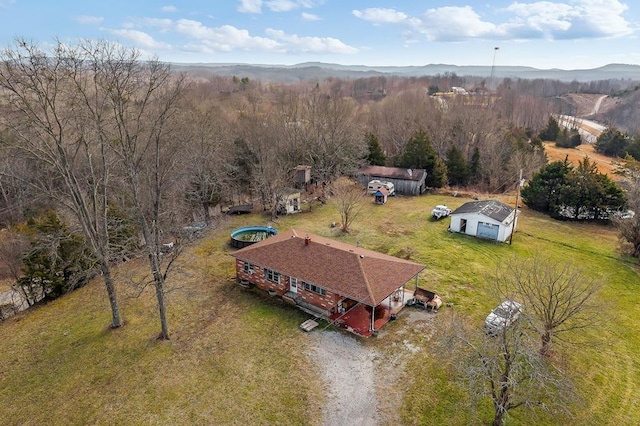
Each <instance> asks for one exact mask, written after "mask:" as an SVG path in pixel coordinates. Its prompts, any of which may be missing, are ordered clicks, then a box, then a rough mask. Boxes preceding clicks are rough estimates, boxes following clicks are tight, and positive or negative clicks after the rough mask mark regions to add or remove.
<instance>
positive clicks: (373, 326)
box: [371, 306, 376, 331]
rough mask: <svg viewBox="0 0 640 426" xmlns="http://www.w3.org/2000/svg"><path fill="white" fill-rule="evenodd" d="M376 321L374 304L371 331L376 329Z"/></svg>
mask: <svg viewBox="0 0 640 426" xmlns="http://www.w3.org/2000/svg"><path fill="white" fill-rule="evenodd" d="M375 322H376V307H375V306H372V307H371V331H376V329H375Z"/></svg>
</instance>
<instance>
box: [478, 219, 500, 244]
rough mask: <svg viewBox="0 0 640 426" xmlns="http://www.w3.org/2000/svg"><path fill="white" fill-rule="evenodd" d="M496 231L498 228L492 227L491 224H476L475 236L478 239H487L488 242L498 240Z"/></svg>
mask: <svg viewBox="0 0 640 426" xmlns="http://www.w3.org/2000/svg"><path fill="white" fill-rule="evenodd" d="M498 229H500V226H498V225H494V224H493V223H484V222H478V233H477V236H478V237H480V238H488V239H490V240H497V239H498Z"/></svg>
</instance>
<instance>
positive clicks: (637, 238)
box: [613, 157, 640, 259]
mask: <svg viewBox="0 0 640 426" xmlns="http://www.w3.org/2000/svg"><path fill="white" fill-rule="evenodd" d="M625 170H626V178H627V179H626V181H625V182H623V183H622V186H623V188H624V189H625V195H626V198H627V202H628V204H629V209H630V210H631V211H632V212H633V216H631V217H629V215H625V216H618V217H614V219H613V222H614V224H615V225H616V227H617V228H618V232H619V235H620V241H621V243H622V249H623V251H624V252H625V253H629V254H630V255H631V256H633V257H635V258H636V259H640V162H638V161H635V160H633V159H632V158H630V157H627V158H626V159H625Z"/></svg>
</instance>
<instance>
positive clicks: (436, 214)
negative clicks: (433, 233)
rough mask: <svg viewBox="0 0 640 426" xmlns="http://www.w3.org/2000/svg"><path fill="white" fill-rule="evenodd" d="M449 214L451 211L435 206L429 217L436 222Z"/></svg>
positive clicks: (447, 208) (444, 207) (445, 207)
mask: <svg viewBox="0 0 640 426" xmlns="http://www.w3.org/2000/svg"><path fill="white" fill-rule="evenodd" d="M450 214H451V209H450V208H449V207H447V206H443V205H438V206H435V207H434V208H433V210H431V216H432V217H433V218H434V219H436V220H438V219H442V218H443V217H447V216H449V215H450Z"/></svg>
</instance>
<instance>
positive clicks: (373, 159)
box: [365, 133, 387, 166]
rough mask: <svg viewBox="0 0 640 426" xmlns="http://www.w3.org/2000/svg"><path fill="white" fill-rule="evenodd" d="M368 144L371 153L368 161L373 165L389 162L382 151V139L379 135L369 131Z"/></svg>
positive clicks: (367, 135) (382, 164)
mask: <svg viewBox="0 0 640 426" xmlns="http://www.w3.org/2000/svg"><path fill="white" fill-rule="evenodd" d="M365 140H366V141H367V146H368V147H369V155H368V156H367V162H368V163H369V164H371V165H372V166H384V165H385V164H386V162H387V157H386V156H385V155H384V152H383V151H382V146H380V141H379V140H378V137H377V136H376V135H374V134H373V133H367V134H366V136H365Z"/></svg>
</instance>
